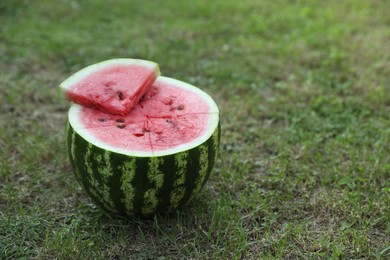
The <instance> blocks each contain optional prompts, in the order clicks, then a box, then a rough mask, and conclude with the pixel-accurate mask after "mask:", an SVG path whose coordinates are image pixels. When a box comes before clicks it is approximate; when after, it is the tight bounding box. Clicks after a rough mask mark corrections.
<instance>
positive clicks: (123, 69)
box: [61, 59, 160, 115]
mask: <svg viewBox="0 0 390 260" xmlns="http://www.w3.org/2000/svg"><path fill="white" fill-rule="evenodd" d="M159 74H160V71H159V68H158V65H157V64H156V63H154V62H150V61H145V60H136V59H114V60H109V61H104V62H100V63H97V64H94V65H91V66H89V67H86V68H84V69H82V70H81V71H79V72H77V73H76V74H74V75H73V76H72V77H70V78H69V79H67V80H66V81H64V82H63V83H62V84H61V87H62V88H63V89H64V90H65V91H66V95H67V98H68V99H70V100H71V101H73V102H75V103H78V104H81V105H83V106H87V107H92V108H98V109H99V110H102V111H104V112H107V113H110V114H118V115H126V114H127V113H129V111H130V110H131V109H132V108H133V107H134V106H135V105H136V104H137V103H138V101H139V100H140V98H141V97H142V96H143V95H144V94H145V93H146V91H147V90H148V89H149V87H150V86H151V84H152V83H153V82H154V81H155V79H156V78H157V76H158V75H159Z"/></svg>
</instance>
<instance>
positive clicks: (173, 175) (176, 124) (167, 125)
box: [68, 76, 220, 216]
mask: <svg viewBox="0 0 390 260" xmlns="http://www.w3.org/2000/svg"><path fill="white" fill-rule="evenodd" d="M68 119H69V124H68V150H69V157H70V161H71V164H72V168H73V170H74V173H75V176H76V178H77V180H78V181H79V182H80V184H81V185H82V187H83V188H84V190H85V191H86V192H87V193H88V194H89V195H90V196H91V198H92V199H93V200H94V201H95V202H96V203H97V204H98V205H100V206H101V207H102V208H103V209H105V210H107V211H110V212H114V213H118V214H121V215H126V216H133V215H140V216H150V215H152V214H155V213H159V212H170V211H173V210H175V209H177V208H178V207H180V206H182V205H184V204H186V203H187V202H189V201H190V200H191V199H192V198H193V197H194V196H195V195H196V194H197V193H198V192H199V191H200V190H201V189H202V187H203V186H204V184H205V182H206V181H207V179H208V177H209V175H210V173H211V171H212V168H213V165H214V162H215V160H216V157H217V151H218V146H219V140H220V123H219V110H218V107H217V105H216V103H215V102H214V101H213V99H212V98H211V97H210V96H209V95H208V94H206V93H205V92H203V91H202V90H200V89H198V88H196V87H194V86H192V85H190V84H187V83H184V82H182V81H178V80H175V79H172V78H167V77H161V76H160V77H158V78H157V80H156V81H155V82H154V83H153V85H152V86H151V87H150V89H149V91H148V92H147V93H146V94H145V95H144V96H143V98H142V99H141V101H140V102H139V103H138V104H137V105H136V106H135V107H134V109H132V110H131V111H130V113H128V114H127V115H125V116H120V115H112V114H107V113H104V112H102V111H99V110H96V109H92V108H87V107H83V106H80V105H77V104H73V105H72V106H71V108H70V110H69V115H68Z"/></svg>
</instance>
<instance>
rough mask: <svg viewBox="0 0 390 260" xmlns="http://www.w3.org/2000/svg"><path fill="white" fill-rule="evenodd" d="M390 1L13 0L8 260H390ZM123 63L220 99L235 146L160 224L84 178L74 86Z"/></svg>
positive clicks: (4, 82)
mask: <svg viewBox="0 0 390 260" xmlns="http://www.w3.org/2000/svg"><path fill="white" fill-rule="evenodd" d="M389 9H390V3H389V2H387V1H379V0H378V1H363V0H355V1H336V0H329V1H321V2H320V1H308V0H306V1H305V0H301V1H289V2H286V1H255V0H243V1H227V0H224V1H219V0H216V1H211V2H210V1H203V0H201V1H181V0H180V1H163V2H162V1H154V0H152V1H124V0H115V1H110V3H109V4H108V3H107V1H100V0H88V1H76V0H75V1H70V0H55V1H49V0H41V1H28V0H15V1H10V0H4V1H1V3H0V23H1V26H0V147H1V148H0V237H1V239H0V258H2V259H4V258H5V259H7V258H10V259H11V258H28V259H30V258H36V259H52V258H59V259H63V258H80V259H81V258H83V259H85V258H98V259H118V258H168V259H170V258H198V259H202V258H217V259H218V258H224V259H238V258H262V259H273V258H279V259H294V258H309V259H329V258H331V259H337V258H340V259H387V258H388V257H389V256H390V224H389V223H390V212H389V206H390V182H389V180H390V156H389V154H390V148H389V143H390V127H389V126H390V77H389V75H390V16H389V15H388V11H387V10H389ZM114 57H134V58H143V59H150V60H154V61H156V62H158V63H159V64H160V67H161V70H162V73H163V74H165V75H169V76H171V77H174V78H178V79H181V80H184V81H188V82H190V83H192V84H195V85H197V86H199V87H201V88H202V89H204V90H206V91H207V92H209V93H210V94H211V95H212V96H213V97H214V99H215V100H216V102H217V103H218V104H219V106H220V110H221V120H222V131H223V134H222V144H221V147H220V148H221V149H220V155H219V159H218V162H217V164H216V166H215V169H214V172H213V174H212V176H211V177H210V179H209V181H208V183H207V185H206V187H205V188H204V189H203V191H202V192H201V193H200V194H199V196H197V197H196V198H195V200H194V201H193V202H192V203H191V204H190V205H188V206H187V207H185V208H183V209H181V210H180V211H178V212H175V213H174V214H171V215H168V216H156V217H155V218H153V219H150V220H141V219H131V220H128V219H122V218H118V217H114V216H108V215H105V214H104V213H102V212H101V211H100V210H99V209H98V208H96V207H95V205H94V204H92V203H91V201H90V200H89V199H88V197H87V196H86V195H85V193H84V192H83V191H82V190H81V188H80V186H79V185H78V183H77V182H76V180H75V178H74V176H73V173H72V170H71V168H70V164H69V161H68V158H67V153H66V148H65V135H64V125H65V122H66V113H67V109H68V107H69V103H68V102H67V101H65V100H64V99H63V98H62V96H61V94H60V93H59V92H58V87H57V86H58V84H59V83H60V82H61V81H62V80H63V79H65V78H66V77H67V76H69V75H70V74H71V73H73V72H75V71H77V70H78V69H80V68H82V67H84V66H86V65H89V64H92V63H95V62H98V61H101V60H105V59H110V58H114Z"/></svg>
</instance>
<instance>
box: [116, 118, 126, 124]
mask: <svg viewBox="0 0 390 260" xmlns="http://www.w3.org/2000/svg"><path fill="white" fill-rule="evenodd" d="M116 121H117V122H118V123H123V122H125V120H124V119H122V118H119V119H117V120H116Z"/></svg>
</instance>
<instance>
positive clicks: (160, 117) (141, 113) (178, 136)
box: [70, 76, 219, 156]
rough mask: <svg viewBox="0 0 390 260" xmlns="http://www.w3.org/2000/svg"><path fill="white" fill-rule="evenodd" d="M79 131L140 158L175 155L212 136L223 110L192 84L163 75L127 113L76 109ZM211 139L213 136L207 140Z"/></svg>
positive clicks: (104, 146)
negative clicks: (210, 131)
mask: <svg viewBox="0 0 390 260" xmlns="http://www.w3.org/2000/svg"><path fill="white" fill-rule="evenodd" d="M70 114H71V115H73V116H74V122H76V123H75V124H74V125H73V127H75V128H76V129H78V131H81V132H83V133H84V134H85V136H86V138H90V139H91V141H92V142H93V143H94V144H95V145H96V144H97V143H98V144H100V146H102V148H105V149H109V150H111V151H116V152H119V153H124V154H134V155H137V156H142V155H144V156H151V155H161V154H166V153H175V152H177V151H178V149H179V150H185V149H189V148H191V146H194V145H195V144H196V143H197V142H198V141H197V140H198V139H202V137H203V136H205V135H206V136H207V135H210V134H211V133H207V131H208V129H211V130H214V129H215V127H216V125H215V124H216V122H218V118H219V114H218V108H217V106H216V105H215V103H214V102H212V100H211V98H210V97H209V96H208V95H207V94H205V93H204V92H201V91H197V90H196V88H193V87H191V86H190V85H189V84H186V83H184V82H181V81H178V80H174V79H171V78H167V77H162V76H160V77H159V78H157V80H156V81H155V82H154V83H153V84H152V86H151V87H150V89H149V91H148V92H146V94H145V95H144V96H143V97H142V99H141V101H140V102H139V103H138V104H137V105H135V107H134V108H133V109H132V110H131V111H130V112H129V113H128V114H126V115H124V116H121V115H112V114H107V113H105V112H103V111H101V110H96V109H92V108H88V107H82V106H74V108H73V110H72V109H71V112H70ZM207 137H209V136H207Z"/></svg>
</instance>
